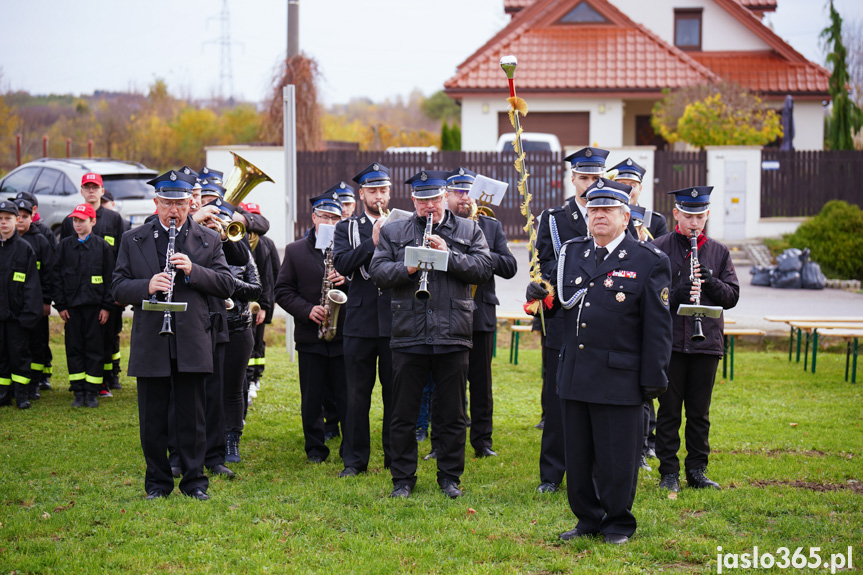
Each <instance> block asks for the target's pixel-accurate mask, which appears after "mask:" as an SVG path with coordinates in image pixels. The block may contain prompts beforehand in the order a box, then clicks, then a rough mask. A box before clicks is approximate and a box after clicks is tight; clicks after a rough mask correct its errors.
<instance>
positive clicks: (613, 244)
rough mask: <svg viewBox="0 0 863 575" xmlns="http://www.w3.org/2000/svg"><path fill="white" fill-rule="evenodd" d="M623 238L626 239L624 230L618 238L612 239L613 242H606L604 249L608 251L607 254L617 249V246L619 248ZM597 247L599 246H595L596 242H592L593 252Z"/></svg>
mask: <svg viewBox="0 0 863 575" xmlns="http://www.w3.org/2000/svg"><path fill="white" fill-rule="evenodd" d="M625 237H626V230H625V229H624V230H623V233H621V234H620V235H619V236H617V237H616V238H614V239H613V240H611V241H610V242H608V245H607V246H605V249H607V250H608V253H611V252H613V251H614V250H615V249H617V246H619V245H620V242H622V241H623V238H625ZM598 247H599V246H598V245H596V240H594V242H593V249H594V251H595V250H596V249H597V248H598ZM606 257H608V256H606Z"/></svg>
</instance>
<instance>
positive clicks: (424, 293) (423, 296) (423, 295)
mask: <svg viewBox="0 0 863 575" xmlns="http://www.w3.org/2000/svg"><path fill="white" fill-rule="evenodd" d="M432 226H434V213H431V214H429V215H428V219H427V220H426V231H425V233H424V234H423V247H424V248H427V247H429V246H430V240H429V236H431V235H432ZM420 265H422V264H420ZM414 297H415V298H416V299H417V301H421V302H426V301H428V299H429V298H430V297H431V292H430V291H429V271H428V270H427V269H423V273H422V274H420V286H419V289H418V290H417V291H416V293H415V294H414Z"/></svg>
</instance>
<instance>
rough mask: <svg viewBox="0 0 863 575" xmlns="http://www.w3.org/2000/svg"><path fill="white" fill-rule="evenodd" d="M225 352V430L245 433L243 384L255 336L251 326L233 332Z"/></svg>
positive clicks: (223, 380)
mask: <svg viewBox="0 0 863 575" xmlns="http://www.w3.org/2000/svg"><path fill="white" fill-rule="evenodd" d="M230 337H231V340H230V341H229V342H228V347H227V349H228V350H229V352H228V353H227V354H225V370H224V374H223V377H222V386H223V390H224V391H223V393H224V395H223V398H224V400H223V401H224V404H223V405H224V410H225V432H226V433H239V434H242V433H243V414H244V413H245V407H246V401H245V400H244V399H243V385H244V383H245V381H246V368H247V367H248V366H249V356H251V355H252V347H254V345H255V338H254V335H253V334H252V330H251V328H247V329H241V330H239V331H233V332H231V336H230Z"/></svg>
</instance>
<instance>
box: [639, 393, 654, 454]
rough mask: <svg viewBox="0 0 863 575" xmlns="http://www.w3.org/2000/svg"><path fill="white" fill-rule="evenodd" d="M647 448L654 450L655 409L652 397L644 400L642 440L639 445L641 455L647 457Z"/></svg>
mask: <svg viewBox="0 0 863 575" xmlns="http://www.w3.org/2000/svg"><path fill="white" fill-rule="evenodd" d="M649 449H653V450H656V409H655V408H654V406H653V400H652V399H650V400H648V401H645V402H644V442H643V444H642V446H641V453H642V455H644V456H645V457H647V451H648V450H649Z"/></svg>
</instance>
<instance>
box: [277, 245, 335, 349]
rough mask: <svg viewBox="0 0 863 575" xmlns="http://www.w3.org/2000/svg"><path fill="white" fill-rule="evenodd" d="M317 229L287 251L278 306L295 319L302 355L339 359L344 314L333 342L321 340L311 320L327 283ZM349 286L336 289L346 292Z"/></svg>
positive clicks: (295, 330)
mask: <svg viewBox="0 0 863 575" xmlns="http://www.w3.org/2000/svg"><path fill="white" fill-rule="evenodd" d="M315 240H316V235H315V229H314V228H312V229H311V230H310V231H309V233H308V235H306V237H304V238H302V239H300V240H297V241H295V242H293V243H290V244H288V245H287V247H285V260H284V262H282V267H281V269H280V270H279V277H278V279H276V286H275V290H274V291H275V295H276V302H277V303H278V304H279V305H280V306H282V307H283V308H284V309H285V311H286V312H288V313H289V314H291V315H292V316H294V341H295V342H296V348H297V350H299V351H305V352H308V353H316V354H318V355H326V356H328V357H337V356H339V355H342V335H343V334H344V327H345V314H344V310H340V311H339V321H338V325H337V326H336V337H335V338H333V340H332V341H329V342H327V341H324V340H321V339H318V328H319V327H320V326H319V325H318V324H317V323H315V322H313V321H312V320H310V319H309V313H311V311H312V308H313V307H315V306H316V305H320V303H321V292H322V288H323V281H324V253H323V252H322V251H321V250H319V249H315ZM346 288H347V286H346V285H344V284H343V285H341V286H336V287H335V289H338V290H342V291H344V290H345V289H346Z"/></svg>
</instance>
